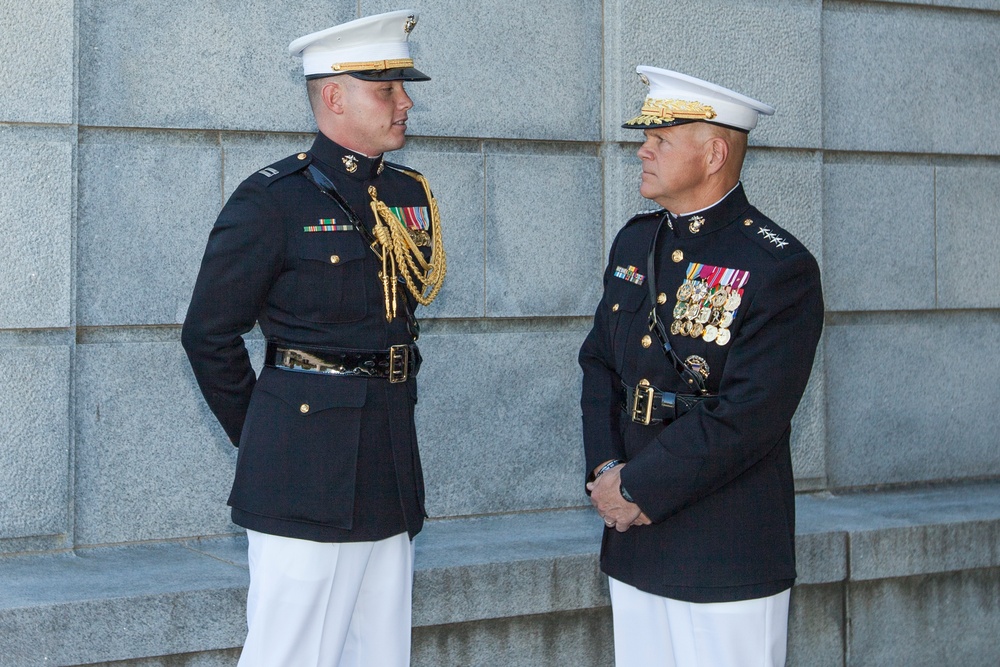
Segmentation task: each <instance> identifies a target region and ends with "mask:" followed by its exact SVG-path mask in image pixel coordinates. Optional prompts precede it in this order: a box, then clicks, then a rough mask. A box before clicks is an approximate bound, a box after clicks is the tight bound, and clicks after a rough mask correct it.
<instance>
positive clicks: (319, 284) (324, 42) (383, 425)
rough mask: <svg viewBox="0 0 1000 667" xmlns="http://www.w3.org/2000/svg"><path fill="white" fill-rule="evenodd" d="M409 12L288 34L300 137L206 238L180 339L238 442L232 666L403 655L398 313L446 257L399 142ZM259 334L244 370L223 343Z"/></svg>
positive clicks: (423, 291)
mask: <svg viewBox="0 0 1000 667" xmlns="http://www.w3.org/2000/svg"><path fill="white" fill-rule="evenodd" d="M416 23H417V14H416V12H413V11H405V10H404V11H397V12H390V13H387V14H380V15H377V16H370V17H366V18H362V19H358V20H356V21H351V22H349V23H346V24H343V25H338V26H334V27H332V28H329V29H326V30H323V31H320V32H316V33H312V34H310V35H306V36H305V37H302V38H300V39H297V40H295V41H294V42H292V43H291V45H290V46H289V51H290V53H291V54H292V55H298V56H301V57H302V64H303V70H304V73H305V78H306V90H307V93H308V96H309V101H310V104H311V106H312V110H313V114H314V116H315V118H316V125H317V127H318V129H319V132H318V133H317V134H316V137H315V140H314V141H313V143H312V146H311V147H310V148H309V149H308V150H304V151H302V152H299V153H296V154H294V155H291V156H289V157H287V158H285V159H284V160H280V161H278V162H276V163H274V164H272V165H270V166H267V167H264V168H263V169H261V170H260V171H258V172H256V173H255V174H253V175H251V176H250V177H249V178H248V179H247V180H245V181H244V182H243V183H242V184H241V185H240V186H239V187H238V188H237V189H236V191H235V192H234V193H233V195H232V196H231V197H230V199H229V201H228V202H227V203H226V205H225V207H224V208H223V210H222V212H221V213H220V214H219V217H218V220H217V221H216V223H215V227H214V228H213V229H212V232H211V234H210V236H209V239H208V245H207V248H206V250H205V257H204V260H203V262H202V267H201V272H200V274H199V276H198V281H197V284H196V286H195V289H194V295H193V297H192V300H191V306H190V309H189V311H188V315H187V319H186V320H185V323H184V330H183V343H184V347H185V349H186V350H187V353H188V356H189V358H190V361H191V366H192V368H193V369H194V374H195V377H196V378H197V380H198V383H199V385H200V386H201V389H202V392H203V393H204V395H205V399H206V401H207V402H208V404H209V407H210V408H211V409H212V411H213V412H214V413H215V415H216V417H217V418H218V420H219V422H220V423H221V424H222V426H223V428H224V429H225V431H226V433H227V434H228V436H229V438H230V439H231V440H232V442H233V444H234V445H237V446H238V447H239V457H238V460H237V464H236V476H235V480H234V483H233V487H232V492H231V494H230V496H229V504H230V505H231V506H232V517H233V521H234V522H235V523H236V524H238V525H240V526H243V527H244V528H246V529H247V537H248V541H249V563H250V590H249V595H248V598H247V621H248V634H247V638H246V642H245V645H244V647H243V651H242V655H241V656H240V662H239V664H240V667H277V666H279V665H280V666H294V667H320V666H323V667H330V666H334V665H341V664H343V665H379V666H387V667H404V666H406V665H408V664H409V657H410V626H411V611H410V609H411V590H412V580H413V545H412V538H413V536H414V535H416V534H417V533H418V532H419V531H420V530H421V527H422V526H423V521H424V516H425V511H424V487H423V474H422V472H421V467H420V456H419V453H418V450H417V440H416V431H415V427H414V409H415V404H416V396H417V390H416V375H417V372H418V371H419V369H420V363H421V358H420V352H419V350H418V349H417V345H416V341H417V337H418V334H419V328H418V323H417V320H416V317H415V315H414V311H415V309H416V307H417V306H418V305H420V304H422V305H426V304H429V303H430V302H431V301H432V300H433V299H434V298H435V296H437V294H438V292H439V290H440V289H441V284H442V281H443V279H444V276H445V271H446V264H445V253H444V246H443V244H442V239H441V226H440V223H439V219H438V208H437V203H436V202H435V200H434V197H433V196H432V194H431V191H430V188H429V186H428V184H427V181H426V180H425V179H424V177H423V176H422V175H420V174H419V173H417V172H416V171H414V170H412V169H409V168H407V167H403V166H401V165H398V164H393V163H392V162H389V161H388V160H386V159H385V153H387V152H389V151H393V150H396V149H398V148H401V147H402V146H403V144H404V143H405V141H406V123H407V119H408V118H407V115H408V111H409V110H410V108H411V107H412V106H413V102H412V100H411V99H410V97H409V95H408V94H407V93H406V90H405V89H404V85H403V84H404V82H406V81H426V80H427V79H428V77H427V76H426V75H424V74H423V73H422V72H420V71H419V70H417V69H415V67H414V62H413V59H412V57H411V56H410V51H409V42H408V40H409V36H410V33H411V31H412V30H413V29H414V26H415V25H416ZM255 323H259V325H260V329H261V331H262V332H263V334H264V336H265V337H266V338H267V345H266V353H265V358H264V360H263V361H264V364H263V366H264V368H263V370H262V371H261V373H260V376H259V377H256V376H255V374H254V371H253V369H252V368H251V365H250V359H249V355H248V353H247V350H246V347H245V345H244V342H243V338H242V336H243V334H245V333H247V332H249V331H250V330H251V329H252V328H253V326H254V324H255Z"/></svg>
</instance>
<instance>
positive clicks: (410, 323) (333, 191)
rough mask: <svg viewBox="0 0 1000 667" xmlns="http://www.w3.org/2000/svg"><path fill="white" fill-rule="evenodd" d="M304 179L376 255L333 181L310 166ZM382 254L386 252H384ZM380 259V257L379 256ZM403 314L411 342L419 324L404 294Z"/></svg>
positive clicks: (367, 233) (373, 244)
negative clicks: (331, 203)
mask: <svg viewBox="0 0 1000 667" xmlns="http://www.w3.org/2000/svg"><path fill="white" fill-rule="evenodd" d="M302 175H303V176H305V177H306V179H307V180H308V181H309V182H310V183H312V184H313V185H315V186H316V187H317V188H319V191H320V192H322V193H323V194H325V195H326V196H328V197H329V198H330V199H332V200H333V201H335V202H337V206H339V207H340V208H341V209H343V211H344V213H346V214H347V219H348V220H350V221H351V224H352V225H354V228H355V229H357V230H358V232H359V233H360V234H361V236H362V237H363V238H364V239H365V241H366V242H367V243H368V246H369V247H370V248H371V249H372V252H374V253H375V254H376V255H378V250H377V249H376V246H377V245H378V241H376V240H375V235H374V234H372V232H371V230H370V229H368V228H367V227H365V225H364V223H363V222H361V218H359V217H358V214H357V213H355V212H354V209H352V208H351V205H350V204H348V203H347V200H346V199H344V196H343V195H341V194H340V193H339V192H337V188H336V186H334V184H333V181H331V180H330V179H329V178H328V177H327V175H326V174H324V173H323V172H322V171H320V170H319V168H318V167H316V165H314V164H311V165H309V168H308V169H307V170H306V171H305V172H303V173H302ZM383 252H388V250H384V251H383ZM379 257H380V258H381V256H379ZM403 312H405V313H406V328H407V329H408V330H409V332H410V335H411V336H413V340H417V339H418V338H420V322H418V321H417V318H416V317H415V316H414V315H413V311H412V309H411V308H410V299H409V297H408V296H406V295H405V294H404V295H403Z"/></svg>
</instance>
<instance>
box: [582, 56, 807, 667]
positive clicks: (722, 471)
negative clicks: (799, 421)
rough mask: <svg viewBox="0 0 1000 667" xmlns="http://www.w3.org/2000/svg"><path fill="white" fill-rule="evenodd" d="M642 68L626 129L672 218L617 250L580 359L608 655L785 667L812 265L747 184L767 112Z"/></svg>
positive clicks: (635, 221)
mask: <svg viewBox="0 0 1000 667" xmlns="http://www.w3.org/2000/svg"><path fill="white" fill-rule="evenodd" d="M637 71H638V73H639V75H640V76H641V77H642V79H643V81H644V82H645V83H646V84H647V85H648V86H649V96H648V98H647V99H646V101H645V103H644V104H643V106H642V109H641V111H640V114H639V115H638V116H636V117H635V118H632V119H631V120H629V121H628V122H626V123H625V125H624V127H626V128H631V129H637V130H642V131H643V133H644V139H645V140H644V143H643V144H642V146H641V148H640V149H639V153H638V154H639V158H640V159H641V162H642V181H641V185H640V188H639V191H640V193H641V194H642V195H643V196H644V197H646V198H647V199H651V200H653V201H655V202H656V203H658V204H659V205H660V206H662V209H661V210H659V211H655V212H652V213H645V214H641V215H638V216H636V217H634V218H632V219H631V220H629V221H628V223H627V224H626V225H625V227H624V228H623V229H622V230H621V231H620V232H619V233H618V236H617V237H616V238H615V241H614V243H613V245H612V248H611V253H610V259H609V263H608V267H607V270H606V272H605V275H604V296H603V298H602V299H601V302H600V303H599V304H598V307H597V312H596V314H595V316H594V326H593V329H592V330H591V332H590V334H589V335H588V336H587V338H586V340H585V341H584V343H583V346H582V348H581V350H580V365H581V367H582V368H583V395H582V399H581V406H582V410H583V432H584V447H585V451H586V461H587V468H586V473H587V481H586V488H587V491H588V492H589V493H590V494H591V501H592V503H593V505H594V507H595V509H596V510H597V513H598V514H599V515H600V517H601V518H602V519H603V521H604V524H605V531H604V539H603V543H602V546H601V569H602V570H603V571H604V572H605V573H606V574H607V575H608V577H609V582H610V588H611V601H612V611H613V618H614V636H615V661H616V664H617V665H618V666H619V667H633V666H636V665H678V666H683V667H691V666H702V667H743V666H746V667H749V666H751V665H752V666H754V667H761V666H767V667H778V666H780V665H783V664H784V660H785V651H786V648H785V645H786V632H787V619H788V600H789V589H790V588H791V586H792V584H793V582H794V581H795V548H794V531H795V511H794V507H795V497H794V488H793V476H792V466H791V455H790V445H789V443H790V431H791V419H792V415H793V414H794V413H795V409H796V407H797V406H798V403H799V400H800V399H801V397H802V393H803V391H804V390H805V387H806V383H807V381H808V379H809V373H810V370H811V368H812V362H813V356H814V354H815V351H816V346H817V344H818V341H819V337H820V332H821V330H822V325H823V297H822V290H821V287H820V277H819V269H818V266H817V263H816V260H815V259H814V258H813V256H812V254H810V252H809V251H808V250H807V249H806V248H805V247H804V246H803V245H802V244H801V243H799V242H798V241H797V240H796V239H795V238H794V237H793V236H792V235H791V234H790V233H788V232H787V231H785V230H784V229H782V228H780V227H778V226H777V225H776V224H775V223H774V222H773V221H771V220H770V219H769V218H767V217H766V216H765V215H764V214H762V213H761V212H760V211H758V210H757V209H756V208H754V207H753V206H752V205H751V204H750V203H749V201H748V200H747V196H746V194H745V192H744V190H743V185H742V183H741V182H740V172H741V170H742V165H743V159H744V156H745V153H746V149H747V135H748V133H749V132H750V130H752V129H753V128H754V127H755V126H756V124H757V120H758V117H759V116H760V115H770V114H772V113H773V112H774V110H773V109H772V108H771V107H769V106H767V105H766V104H763V103H761V102H758V101H756V100H753V99H751V98H749V97H746V96H744V95H741V94H739V93H736V92H733V91H731V90H728V89H726V88H723V87H721V86H718V85H715V84H712V83H709V82H707V81H702V80H700V79H696V78H694V77H691V76H687V75H684V74H680V73H677V72H672V71H669V70H663V69H657V68H654V67H644V66H643V67H639V68H637ZM625 267H629V269H635V270H634V271H629V270H628V269H626V268H625ZM636 267H637V268H636ZM623 271H624V272H627V275H629V277H630V278H631V279H629V280H623V279H622V277H623V276H624V275H626V273H623Z"/></svg>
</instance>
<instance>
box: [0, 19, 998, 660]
mask: <svg viewBox="0 0 1000 667" xmlns="http://www.w3.org/2000/svg"><path fill="white" fill-rule="evenodd" d="M22 4H23V3H22ZM22 4H18V3H7V6H5V7H3V8H2V9H0V22H2V25H3V27H4V29H3V30H2V31H0V58H2V59H3V62H4V63H5V65H4V66H3V67H0V166H2V168H0V231H2V232H3V237H4V240H5V244H4V247H5V250H4V252H3V261H2V262H0V288H2V290H3V298H0V377H2V380H0V407H2V410H0V415H2V416H0V488H3V489H4V493H3V494H0V553H15V552H23V551H59V550H65V549H68V548H72V547H75V546H94V545H106V544H128V543H133V542H141V541H149V540H153V541H155V540H177V539H181V538H186V537H197V536H202V535H217V534H226V533H231V532H234V531H237V529H236V528H235V527H234V526H232V525H231V524H230V523H229V520H228V516H227V512H226V508H225V499H226V495H227V493H228V485H229V481H230V478H231V475H232V468H233V465H234V454H235V452H234V450H233V449H232V448H231V447H230V445H229V444H228V442H227V441H226V439H225V436H224V435H223V434H222V431H221V429H220V428H219V427H218V425H217V424H216V423H215V422H214V420H213V418H212V417H211V415H210V414H209V413H208V411H207V409H206V408H205V406H204V404H203V402H202V401H201V398H200V396H199V394H198V391H197V388H196V386H195V384H194V381H193V378H192V376H191V374H190V371H189V370H188V368H187V365H186V361H185V359H184V355H183V353H182V351H181V349H180V345H179V324H180V322H181V321H182V320H183V317H184V314H185V312H186V308H187V301H188V298H189V295H190V291H191V287H192V285H193V282H194V279H195V276H196V273H197V269H198V265H199V262H200V258H201V253H202V250H203V247H204V243H205V240H206V238H207V235H208V232H209V229H210V228H211V225H212V222H213V221H214V218H215V216H216V215H217V213H218V211H219V210H220V209H221V207H222V205H223V204H224V202H225V200H226V198H227V197H228V196H229V195H230V194H231V193H232V191H233V190H234V189H235V187H236V186H237V184H238V183H239V182H240V181H241V180H242V179H244V178H246V177H247V176H248V175H249V174H251V173H253V172H254V171H256V170H257V169H259V168H261V167H263V166H265V165H267V164H269V163H271V162H273V161H276V160H278V159H280V158H282V157H284V156H285V155H288V154H290V153H294V152H298V151H300V150H303V149H305V148H307V147H308V146H309V144H310V142H311V140H312V132H313V131H314V128H315V125H314V122H313V120H312V119H311V117H310V115H309V110H308V105H307V101H306V97H305V93H304V90H303V86H302V83H301V76H300V73H299V69H298V68H299V64H298V61H296V60H295V59H292V58H290V57H289V56H288V55H287V52H286V46H287V44H288V42H289V41H291V40H292V39H294V38H295V37H298V36H300V35H302V34H305V33H307V32H309V31H312V30H315V29H319V28H322V27H325V26H328V25H331V24H333V23H336V22H339V21H343V20H347V19H350V18H353V17H356V16H358V15H367V14H371V13H376V12H379V11H385V10H388V9H393V8H395V7H396V6H397V5H396V4H393V3H389V2H388V1H387V0H360V1H358V0H341V1H338V2H333V3H327V5H325V6H323V7H320V8H317V7H313V6H308V7H307V6H304V5H300V4H293V3H287V2H279V3H273V2H263V1H262V0H252V1H251V2H248V3H241V4H240V6H239V7H236V6H235V5H233V6H231V5H229V4H227V3H223V2H216V1H213V2H196V1H194V0H182V1H180V2H175V3H171V4H167V5H164V4H163V3H156V2H152V1H151V0H137V1H136V2H133V3H129V4H128V7H127V8H126V7H123V6H122V4H121V3H115V2H110V1H109V0H78V1H77V2H69V1H68V0H42V1H41V2H40V3H39V2H36V3H34V4H33V5H31V7H30V8H29V7H28V5H23V6H22ZM412 5H413V6H414V7H415V8H417V9H419V10H420V11H421V12H422V17H421V20H420V27H419V28H418V29H417V30H416V32H415V33H414V53H415V57H416V58H417V60H418V62H419V63H420V66H421V67H422V68H423V69H425V70H426V71H427V72H428V73H429V74H431V76H432V77H433V80H432V81H431V82H429V83H423V84H413V85H411V86H410V87H409V90H410V92H411V93H412V96H413V98H414V101H415V103H416V106H415V108H414V110H413V111H412V113H411V118H410V130H409V132H410V135H411V137H412V138H411V140H410V142H409V143H408V145H407V147H406V148H405V150H403V151H400V152H399V153H397V154H396V155H394V156H391V157H392V158H394V159H395V160H396V161H399V162H404V163H407V164H410V165H412V166H413V167H415V168H417V169H419V170H420V171H422V172H423V173H424V174H425V175H426V176H427V177H428V179H429V181H430V183H431V185H432V186H433V188H434V191H435V194H436V196H437V198H438V200H439V204H440V208H441V212H442V215H443V219H444V225H445V243H446V247H447V249H448V253H449V261H448V264H449V279H448V281H447V283H446V286H445V288H444V290H443V291H442V292H441V295H440V297H439V300H438V301H437V302H436V303H435V304H434V305H433V306H431V307H430V308H427V309H425V311H424V313H423V317H424V321H425V327H424V331H425V336H424V338H423V339H422V345H423V347H424V350H425V356H426V358H427V364H426V365H425V367H424V370H423V372H422V376H421V383H420V392H421V399H420V404H419V414H418V425H419V428H420V433H421V437H422V439H423V451H424V461H425V465H426V468H427V470H426V473H427V475H426V476H427V482H428V508H429V510H430V512H431V514H432V517H434V518H439V517H453V516H466V515H478V514H490V513H510V512H523V511H533V510H541V509H552V508H564V507H577V506H584V505H585V504H586V499H585V498H584V497H583V496H582V495H581V493H580V477H581V476H582V470H581V467H582V452H581V451H580V424H579V408H578V404H577V401H578V398H577V397H578V391H579V371H578V369H577V366H576V361H575V356H576V352H577V348H578V346H579V344H580V342H581V340H582V338H583V336H584V335H585V333H586V331H587V329H588V327H589V324H590V318H591V316H592V313H593V310H594V307H595V305H596V302H597V300H598V298H599V296H600V289H601V276H602V270H603V265H604V262H605V261H606V257H607V253H608V250H609V248H610V244H611V242H612V240H613V238H614V235H615V234H616V232H617V231H618V229H620V228H621V226H622V225H623V224H624V222H625V221H626V220H627V219H628V218H629V217H630V216H631V215H633V214H634V213H636V212H638V211H640V210H648V209H650V208H653V205H652V204H651V203H650V202H647V201H645V200H643V199H642V198H641V197H640V196H639V195H638V193H637V180H638V173H639V162H638V159H637V158H636V156H635V151H636V149H637V147H638V145H639V143H638V142H639V141H641V133H639V132H636V131H630V130H624V129H621V128H620V123H621V122H622V121H623V120H624V119H626V118H628V117H630V116H631V115H634V113H635V111H636V109H637V107H638V104H639V102H640V100H641V99H642V96H643V93H644V90H643V87H642V86H641V84H640V82H639V80H638V78H637V77H636V76H635V73H634V69H635V66H636V65H637V64H640V63H646V64H654V65H658V66H662V67H666V68H670V69H677V70H681V71H684V72H687V73H690V74H693V75H696V76H701V77H705V78H709V79H712V80H714V81H717V82H718V83H720V84H722V85H726V86H731V87H734V88H736V89H738V90H740V91H741V92H744V93H746V94H748V95H751V96H753V97H757V98H759V99H761V100H763V101H765V102H768V103H770V104H773V105H774V106H775V107H776V108H777V113H776V114H775V115H774V116H773V117H771V118H765V119H762V121H761V124H760V126H759V128H758V130H756V131H755V132H754V133H753V134H752V136H751V146H752V147H751V151H750V154H749V156H748V159H747V163H746V168H745V173H744V182H745V185H746V188H747V191H748V193H749V195H750V197H751V199H752V201H754V202H755V203H756V204H757V205H758V207H759V208H761V209H762V210H763V211H764V212H765V213H766V214H768V215H769V216H770V217H772V218H773V219H774V220H775V221H776V222H778V224H780V225H782V226H784V227H786V228H787V229H789V230H790V231H792V232H793V233H794V234H796V235H797V236H798V237H799V238H801V239H802V240H803V241H804V242H805V243H806V245H807V246H808V247H809V248H810V249H811V250H812V252H813V253H814V254H815V255H816V257H817V259H818V260H819V261H820V264H821V266H822V269H823V279H824V286H825V292H826V304H827V328H826V333H825V335H824V339H823V341H822V343H821V352H820V355H819V357H818V359H817V361H816V364H815V369H814V374H813V378H812V381H811V383H810V386H809V389H808V390H807V393H806V396H805V397H804V399H803V402H802V405H801V407H800V409H799V413H798V414H797V415H796V418H795V426H796V433H795V436H794V456H795V466H796V475H797V481H798V484H799V487H800V489H801V490H832V491H840V490H846V489H856V488H865V487H879V486H883V485H897V484H898V485H908V484H914V483H921V484H923V483H937V482H944V481H955V480H967V479H984V478H985V479H997V478H1000V464H998V463H997V457H996V456H995V451H996V446H997V437H996V428H995V423H994V422H995V419H993V416H992V415H993V414H994V408H995V405H996V403H997V402H998V400H1000V393H998V391H1000V390H998V389H997V387H1000V382H998V381H997V380H998V378H1000V361H998V357H997V355H995V354H992V352H991V351H992V350H993V349H995V348H996V347H997V344H998V343H1000V340H998V337H1000V333H998V332H1000V326H998V324H1000V322H998V317H1000V316H998V307H1000V296H998V294H1000V292H998V290H996V289H995V288H994V287H993V285H992V282H993V281H992V278H991V276H993V275H995V274H996V272H997V271H998V269H1000V260H998V257H1000V245H998V244H1000V242H998V241H997V234H996V233H995V230H996V228H997V226H998V222H1000V220H998V215H1000V214H998V213H997V211H998V210H1000V206H998V194H997V193H998V192H1000V138H998V137H1000V135H998V134H997V133H996V131H995V127H996V126H997V124H998V122H997V121H998V120H1000V116H998V114H1000V111H998V109H1000V104H998V103H1000V85H998V84H997V81H996V72H997V71H998V70H1000V50H998V49H997V48H996V44H997V43H998V41H1000V3H998V2H996V0H925V1H923V2H918V1H907V2H904V1H902V0H899V1H897V0H887V1H884V2H868V1H862V0H857V1H848V0H826V1H821V0H763V1H753V2H751V1H750V0H695V1H694V2H693V3H687V4H685V5H684V6H681V5H676V6H675V5H672V4H670V3H666V4H664V3H650V2H648V0H636V1H635V2H625V1H624V0H608V1H606V2H603V3H601V2H596V1H588V2H572V1H570V0H557V1H556V2H550V3H545V4H544V6H540V5H538V4H537V3H525V2H500V1H499V0H479V1H477V2H474V3H452V2H430V1H428V0H415V2H414V3H412ZM248 339H249V344H250V347H251V350H252V353H253V354H254V355H255V358H257V359H258V360H259V357H260V350H261V341H260V337H259V334H258V333H256V332H255V333H252V334H250V335H249V336H248ZM958 584H961V585H965V584H964V583H962V582H958ZM976 585H978V584H976ZM969 586H972V588H973V589H974V588H975V586H974V585H973V584H969ZM914 590H915V589H914ZM970 590H971V589H970ZM977 590H978V589H977ZM891 593H892V596H895V597H894V598H892V599H899V600H902V599H904V598H905V596H906V595H909V594H910V593H909V591H908V590H903V591H893V592H891ZM827 594H829V595H830V596H831V599H832V598H833V597H836V595H837V594H839V593H838V592H837V591H832V590H831V591H826V592H822V591H820V592H816V593H815V595H817V596H823V595H827ZM886 595H889V593H885V592H884V591H874V592H873V597H872V600H871V602H870V603H868V604H870V605H871V608H872V609H876V606H875V605H876V603H878V604H883V602H879V601H880V600H885V599H888V598H886V597H885V596H886ZM803 604H805V603H803ZM810 604H812V603H810ZM817 604H818V603H817ZM885 604H889V603H885ZM892 604H895V603H892ZM949 604H950V603H949ZM956 604H958V603H956ZM963 604H972V603H971V602H970V603H963ZM887 608H888V607H887ZM956 609H957V607H956ZM963 609H965V608H964V607H963ZM968 609H971V607H969V608H968ZM862 611H863V609H862ZM876 612H877V613H881V612H878V610H877V609H876ZM876 612H873V613H876ZM859 613H860V612H859ZM963 613H964V612H963ZM991 613H992V612H991ZM574 622H575V623H578V624H579V627H580V628H584V629H585V628H587V627H589V624H590V623H591V622H592V619H590V618H589V617H587V618H585V617H580V618H578V619H576V620H575V621H574ZM507 631H508V629H505V628H501V627H499V626H497V627H493V626H490V627H487V626H482V627H478V628H470V629H469V633H470V634H469V637H473V636H476V637H481V638H488V637H490V636H492V635H495V634H496V633H500V632H507ZM839 636H840V635H839V634H838V635H836V636H834V635H830V636H827V637H826V638H825V640H824V641H825V642H827V643H829V644H830V645H831V646H833V645H835V644H836V643H837V641H838V637H839ZM434 637H435V635H434V634H433V632H432V631H427V635H426V644H425V645H424V646H425V649H422V650H425V651H426V653H425V654H424V655H426V656H433V655H435V654H434V653H433V651H434V650H438V648H432V647H433V646H438V644H435V642H438V641H439V640H438V639H435V638H434ZM861 639H863V638H861ZM440 641H444V640H440ZM447 641H450V642H459V644H461V641H464V640H461V639H460V638H452V639H449V640H447ZM484 641H486V639H484ZM459 644H456V645H455V646H459ZM439 648H440V647H439ZM178 650H180V649H178ZM442 650H443V649H442ZM448 650H451V649H448ZM455 650H460V649H459V648H456V649H455ZM461 650H464V649H461ZM526 650H527V649H526ZM824 650H825V649H824ZM428 659H432V658H431V657H428ZM859 664H860V663H859ZM871 664H879V663H878V661H877V660H874V661H873V662H872V663H871ZM914 664H917V663H914ZM970 664H971V663H970Z"/></svg>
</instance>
